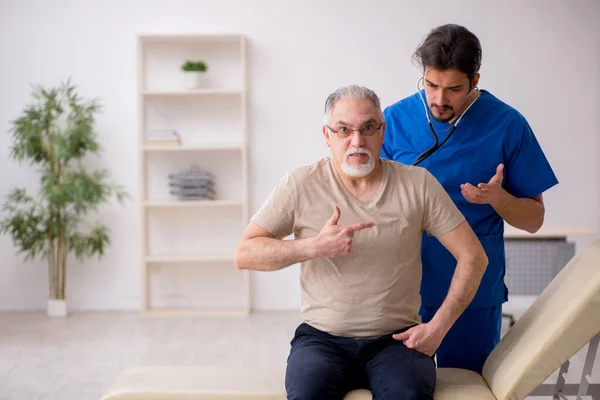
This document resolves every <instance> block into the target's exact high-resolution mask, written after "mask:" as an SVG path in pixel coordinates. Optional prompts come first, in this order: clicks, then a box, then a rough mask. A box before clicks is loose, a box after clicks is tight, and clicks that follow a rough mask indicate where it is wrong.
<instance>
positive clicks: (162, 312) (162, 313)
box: [143, 308, 250, 317]
mask: <svg viewBox="0 0 600 400" xmlns="http://www.w3.org/2000/svg"><path fill="white" fill-rule="evenodd" d="M249 313H250V312H249V311H248V310H246V309H243V308H240V309H237V308H235V309H224V310H219V309H201V308H199V309H195V308H151V309H149V310H145V311H143V314H144V315H146V316H149V317H245V316H247V315H248V314H249Z"/></svg>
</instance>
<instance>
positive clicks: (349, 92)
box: [325, 85, 383, 124]
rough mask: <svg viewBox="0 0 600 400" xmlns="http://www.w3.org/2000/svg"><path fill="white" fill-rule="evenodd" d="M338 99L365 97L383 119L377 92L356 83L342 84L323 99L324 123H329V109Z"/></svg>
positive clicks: (330, 109)
mask: <svg viewBox="0 0 600 400" xmlns="http://www.w3.org/2000/svg"><path fill="white" fill-rule="evenodd" d="M340 99H366V100H369V101H371V103H373V105H374V106H375V107H376V108H377V110H379V114H380V116H381V119H382V120H383V112H382V111H381V102H380V101H379V97H378V96H377V94H376V93H375V92H374V91H372V90H371V89H369V88H366V87H364V86H358V85H350V86H344V87H341V88H339V89H337V90H336V91H335V92H333V93H331V94H330V95H329V97H327V100H326V101H325V124H329V123H330V119H331V111H333V107H334V106H335V103H337V101H338V100H340Z"/></svg>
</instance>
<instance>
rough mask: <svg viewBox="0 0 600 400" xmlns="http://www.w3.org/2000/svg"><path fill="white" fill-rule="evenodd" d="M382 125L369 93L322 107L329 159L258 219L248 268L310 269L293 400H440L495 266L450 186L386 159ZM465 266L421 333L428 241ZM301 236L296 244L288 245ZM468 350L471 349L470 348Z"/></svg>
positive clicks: (284, 190)
mask: <svg viewBox="0 0 600 400" xmlns="http://www.w3.org/2000/svg"><path fill="white" fill-rule="evenodd" d="M384 131H385V123H384V121H383V114H382V111H381V106H380V102H379V98H378V97H377V95H376V94H375V93H374V92H373V91H371V90H369V89H367V88H364V87H359V86H349V87H344V88H341V89H338V90H336V91H335V92H334V93H332V94H331V95H330V96H329V97H328V98H327V101H326V103H325V125H323V136H324V137H325V143H326V145H327V147H329V148H330V149H331V157H330V158H325V159H322V160H320V161H318V162H317V163H315V164H313V165H310V166H306V167H303V168H298V169H296V170H294V171H292V172H291V173H289V174H287V175H286V176H285V177H284V178H283V179H282V180H281V181H280V182H279V184H278V185H277V187H276V188H275V189H274V191H273V192H272V193H271V194H270V196H269V197H268V199H267V200H266V202H265V204H264V205H263V206H262V207H261V208H260V209H259V210H258V212H257V213H256V214H255V215H254V216H253V217H252V218H251V220H250V223H249V225H248V227H247V229H246V231H245V232H244V234H243V236H242V238H241V240H240V242H239V244H238V246H237V247H236V252H235V263H236V266H237V267H238V268H240V269H251V270H255V271H275V270H279V269H282V268H285V267H287V266H289V265H292V264H296V263H300V264H301V275H300V283H301V292H302V307H301V312H302V316H303V320H304V322H303V323H302V324H301V325H300V326H299V327H298V328H297V329H296V332H295V336H294V338H293V340H292V342H291V352H290V356H289V358H288V366H287V371H286V382H285V385H286V390H287V393H288V398H289V399H324V400H335V399H342V398H343V397H344V395H345V394H346V393H347V392H348V391H350V390H352V389H354V388H358V387H364V388H368V389H370V390H371V391H372V392H373V394H374V398H375V399H394V400H397V399H415V400H416V399H419V400H421V399H433V392H434V389H435V364H434V361H433V358H432V356H433V354H434V353H435V351H436V349H437V347H438V346H439V344H440V342H441V341H442V339H443V338H444V335H445V334H446V332H448V330H449V329H450V327H451V326H452V324H453V323H454V321H456V319H457V318H458V317H459V315H460V314H461V313H462V311H463V310H464V309H465V308H466V307H467V305H468V304H469V302H470V301H471V299H472V298H473V295H474V294H475V292H476V291H477V288H478V286H479V283H480V280H481V277H482V275H483V273H484V271H485V268H486V266H487V258H486V255H485V252H484V251H483V248H482V247H481V244H480V243H479V241H478V240H477V237H476V236H475V234H474V233H473V231H472V230H471V228H470V227H469V225H468V223H467V222H466V221H465V219H464V217H463V215H462V214H461V213H460V212H459V211H458V209H457V208H456V206H455V205H454V203H453V202H452V200H451V199H450V197H449V196H448V195H447V194H446V192H445V191H444V189H443V188H442V186H441V185H440V184H439V183H438V182H437V181H436V180H435V178H433V176H432V175H431V174H430V173H429V172H427V170H425V169H423V168H421V167H414V166H407V165H404V164H400V163H398V162H394V161H389V160H384V159H380V158H379V152H380V149H381V145H382V143H383V137H384ZM424 231H426V232H428V234H430V235H433V236H435V237H436V238H437V239H438V240H439V241H440V242H441V243H442V244H443V245H444V246H445V247H446V248H447V249H448V250H449V251H450V252H451V253H452V254H453V256H454V257H455V258H456V260H457V263H458V265H457V268H456V272H455V273H454V279H453V281H452V285H451V287H450V289H449V291H448V293H447V295H446V300H445V301H444V304H443V305H442V306H441V307H440V309H439V310H438V312H437V314H436V315H435V317H434V318H432V320H431V321H429V322H428V323H427V324H422V323H420V319H419V315H418V314H419V307H420V305H421V299H420V295H419V288H420V283H421V238H422V234H423V232H424ZM291 233H294V240H283V238H284V237H286V236H288V235H290V234H291ZM465 350H467V349H465Z"/></svg>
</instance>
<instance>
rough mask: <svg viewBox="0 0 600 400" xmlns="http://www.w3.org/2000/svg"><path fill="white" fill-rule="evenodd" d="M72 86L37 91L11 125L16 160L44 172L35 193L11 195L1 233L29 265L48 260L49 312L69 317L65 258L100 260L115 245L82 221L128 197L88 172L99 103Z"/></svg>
mask: <svg viewBox="0 0 600 400" xmlns="http://www.w3.org/2000/svg"><path fill="white" fill-rule="evenodd" d="M75 89H76V87H75V86H74V85H71V83H70V82H69V81H67V82H66V83H63V84H61V85H60V86H59V87H57V88H51V89H45V88H43V87H36V88H35V89H34V91H33V97H34V99H35V100H36V101H35V102H34V103H33V104H31V105H28V106H27V107H26V108H25V109H24V111H23V113H22V114H21V116H20V117H19V118H17V119H16V120H15V121H13V122H12V128H11V130H10V131H9V133H11V134H12V139H13V145H12V146H11V153H10V156H11V158H12V159H14V160H16V161H17V162H22V161H25V160H27V161H29V163H30V164H31V165H33V166H35V167H36V168H37V169H38V171H39V172H40V175H41V180H40V187H39V190H38V193H37V196H31V195H29V194H28V193H27V191H26V190H25V189H24V188H15V189H13V191H12V192H11V193H9V194H8V197H7V200H6V202H5V204H4V209H3V212H4V215H2V218H1V219H0V233H7V234H9V235H10V236H11V237H12V240H13V243H14V244H15V245H16V246H17V248H18V249H19V253H24V254H25V260H26V261H28V260H32V259H34V258H36V257H40V258H41V259H44V260H46V261H47V263H48V274H49V300H48V315H51V316H65V315H66V302H65V293H66V276H67V259H68V255H69V254H74V255H75V257H76V259H77V260H78V261H83V259H85V258H90V257H93V256H98V258H100V257H101V256H102V255H103V254H104V251H105V249H106V247H107V246H108V244H109V243H110V238H109V231H108V229H107V228H106V226H104V225H102V224H96V225H92V224H90V223H88V221H86V220H85V219H84V217H85V216H86V214H88V213H89V212H93V211H96V210H97V209H98V207H99V206H100V205H102V204H104V203H106V202H107V201H108V200H109V199H110V198H111V197H112V196H113V195H114V196H116V198H117V199H118V201H119V202H121V203H123V201H124V199H125V198H126V197H127V193H126V192H125V191H124V190H123V188H122V186H120V185H117V184H114V183H112V182H110V181H109V174H108V172H107V171H106V170H89V169H88V168H86V167H85V165H84V158H85V157H87V156H89V155H97V154H98V153H99V152H100V145H99V143H98V138H97V134H96V132H95V129H94V123H95V114H96V113H97V112H98V111H99V110H100V106H99V104H98V102H97V101H96V100H84V99H82V98H80V97H79V96H78V95H77V94H76V92H75Z"/></svg>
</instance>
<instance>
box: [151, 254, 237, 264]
mask: <svg viewBox="0 0 600 400" xmlns="http://www.w3.org/2000/svg"><path fill="white" fill-rule="evenodd" d="M193 262H201V263H213V262H231V263H233V255H214V254H213V255H205V256H193V255H188V256H146V263H148V264H151V263H171V264H177V263H193Z"/></svg>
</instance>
